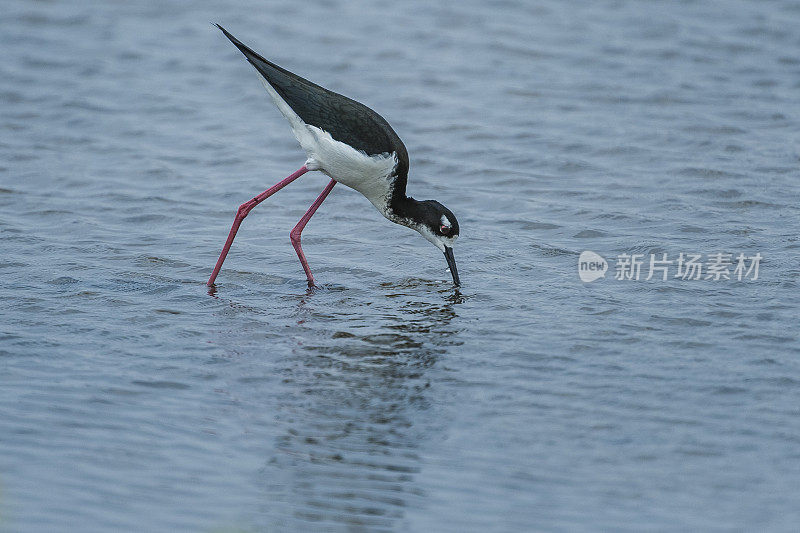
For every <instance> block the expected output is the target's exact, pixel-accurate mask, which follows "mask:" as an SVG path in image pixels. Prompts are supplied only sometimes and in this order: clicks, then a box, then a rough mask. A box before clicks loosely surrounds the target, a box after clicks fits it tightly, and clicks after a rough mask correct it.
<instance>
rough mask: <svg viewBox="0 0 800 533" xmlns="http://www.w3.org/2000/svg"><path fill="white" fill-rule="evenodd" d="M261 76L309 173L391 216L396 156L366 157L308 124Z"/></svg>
mask: <svg viewBox="0 0 800 533" xmlns="http://www.w3.org/2000/svg"><path fill="white" fill-rule="evenodd" d="M259 77H260V78H261V83H263V84H264V87H265V88H266V89H267V92H268V93H269V95H270V96H271V97H272V101H273V102H275V105H276V106H278V109H279V110H280V112H281V113H282V114H283V116H284V117H286V119H287V120H288V121H289V124H290V125H291V127H292V132H293V133H294V136H295V137H296V138H297V140H298V141H299V142H300V146H302V147H303V150H305V152H306V154H307V155H308V161H306V167H308V169H309V170H320V171H322V172H324V173H325V174H327V175H328V176H330V177H331V178H333V179H335V180H336V181H338V182H339V183H341V184H342V185H347V186H348V187H350V188H352V189H355V190H357V191H358V192H360V193H361V194H363V195H364V196H366V197H367V199H368V200H369V201H370V202H372V205H374V206H375V207H376V208H377V209H378V211H380V212H381V214H382V215H384V216H388V203H389V196H390V194H391V182H390V178H389V176H390V175H391V174H392V172H393V171H394V168H395V166H397V155H396V154H382V155H367V154H365V153H364V152H360V151H358V150H356V149H355V148H353V147H352V146H349V145H347V144H345V143H343V142H340V141H337V140H335V139H334V138H333V137H331V135H330V133H328V132H326V131H323V130H321V129H319V128H317V127H316V126H311V125H309V124H306V123H305V122H303V119H301V118H300V117H299V116H298V115H297V113H295V112H294V110H293V109H292V108H291V107H290V106H289V104H287V103H286V102H285V101H284V100H283V98H281V97H280V95H279V94H278V93H277V91H275V89H274V88H273V87H272V85H270V84H269V82H268V81H267V80H266V79H265V78H264V77H263V76H261V75H260V74H259Z"/></svg>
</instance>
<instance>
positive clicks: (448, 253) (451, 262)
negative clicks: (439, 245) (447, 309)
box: [444, 246, 461, 287]
mask: <svg viewBox="0 0 800 533" xmlns="http://www.w3.org/2000/svg"><path fill="white" fill-rule="evenodd" d="M444 257H445V259H447V266H448V267H450V273H451V274H452V275H453V284H454V285H455V286H456V287H458V286H460V285H461V281H459V279H458V268H456V258H455V257H453V249H452V248H450V247H449V246H445V247H444Z"/></svg>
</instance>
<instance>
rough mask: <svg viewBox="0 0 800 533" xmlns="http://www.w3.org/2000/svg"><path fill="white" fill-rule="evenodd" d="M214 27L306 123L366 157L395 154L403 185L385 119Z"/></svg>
mask: <svg viewBox="0 0 800 533" xmlns="http://www.w3.org/2000/svg"><path fill="white" fill-rule="evenodd" d="M216 26H217V27H218V28H219V29H220V30H222V33H224V34H225V36H226V37H227V38H228V39H230V40H231V42H232V43H233V44H234V45H236V47H237V48H238V49H239V50H240V51H241V52H242V53H243V54H244V55H245V57H246V58H247V60H248V61H249V62H250V64H251V65H253V66H254V67H255V68H256V70H258V72H259V73H260V74H261V75H262V76H264V78H265V79H266V80H267V82H269V84H270V85H272V86H273V87H274V88H275V91H277V93H278V94H279V95H280V96H281V98H283V99H284V100H285V101H286V103H287V104H289V107H291V108H292V109H293V110H294V112H295V113H297V114H298V116H299V117H300V118H301V119H303V121H304V122H305V123H306V124H310V125H312V126H316V127H318V128H320V129H322V130H325V131H327V132H328V133H330V134H331V137H333V138H334V139H336V140H337V141H341V142H343V143H345V144H349V145H350V146H352V147H353V148H355V149H356V150H363V151H364V152H365V153H366V154H368V155H377V154H384V153H389V154H391V153H392V152H394V153H396V154H397V160H398V162H397V168H396V169H395V173H396V174H397V176H398V177H400V178H403V179H402V180H400V181H402V182H403V185H405V178H406V176H407V174H408V152H407V151H406V147H405V145H404V144H403V141H401V140H400V137H398V136H397V133H395V131H394V130H393V129H392V127H391V126H390V125H389V123H388V122H386V119H384V118H383V117H382V116H380V115H379V114H378V113H376V112H375V111H373V110H372V109H370V108H368V107H367V106H365V105H364V104H362V103H359V102H356V101H355V100H352V99H350V98H348V97H346V96H343V95H341V94H338V93H335V92H333V91H329V90H328V89H325V88H324V87H320V86H319V85H317V84H315V83H312V82H310V81H308V80H307V79H305V78H301V77H300V76H298V75H296V74H293V73H291V72H289V71H288V70H286V69H284V68H281V67H279V66H278V65H276V64H274V63H272V62H270V61H267V60H266V59H264V58H263V57H261V56H260V55H259V54H257V53H256V52H254V51H253V50H252V49H250V48H249V47H248V46H246V45H244V44H242V43H241V42H240V41H239V40H238V39H237V38H236V37H234V36H233V35H231V34H230V33H228V31H227V30H226V29H225V28H223V27H222V26H220V25H219V24H217V25H216ZM398 192H399V191H398ZM402 192H403V193H404V192H405V191H402Z"/></svg>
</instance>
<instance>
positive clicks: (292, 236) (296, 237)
mask: <svg viewBox="0 0 800 533" xmlns="http://www.w3.org/2000/svg"><path fill="white" fill-rule="evenodd" d="M334 185H336V180H331V181H330V183H328V185H326V186H325V189H323V191H322V192H321V193H320V194H319V196H317V199H316V200H314V203H313V204H311V207H309V208H308V211H306V214H305V215H303V218H301V219H300V222H298V223H297V225H296V226H295V227H294V228H293V229H292V231H291V233H289V240H291V241H292V246H294V250H295V252H297V257H298V258H300V263H302V265H303V270H305V271H306V277H307V278H308V286H309V287H313V286H314V276H313V275H311V269H310V268H309V266H308V261H306V256H305V254H303V248H302V247H301V246H300V234H301V233H302V232H303V228H305V227H306V224H308V221H309V220H311V217H312V216H314V213H316V211H317V209H318V208H319V206H320V205H321V204H322V202H323V201H325V198H326V197H327V196H328V195H329V194H330V192H331V189H333V186H334Z"/></svg>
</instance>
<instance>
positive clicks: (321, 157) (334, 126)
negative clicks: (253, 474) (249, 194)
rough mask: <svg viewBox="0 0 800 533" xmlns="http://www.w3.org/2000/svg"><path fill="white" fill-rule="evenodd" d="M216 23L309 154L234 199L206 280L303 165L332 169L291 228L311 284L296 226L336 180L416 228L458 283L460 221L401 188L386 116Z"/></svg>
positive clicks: (402, 154) (402, 155) (402, 158)
mask: <svg viewBox="0 0 800 533" xmlns="http://www.w3.org/2000/svg"><path fill="white" fill-rule="evenodd" d="M216 26H217V27H218V28H219V29H220V30H222V33H224V34H225V36H226V37H227V38H228V39H230V40H231V42H232V43H233V44H235V45H236V47H237V48H238V49H239V50H241V52H242V53H243V54H244V55H245V57H246V58H247V60H248V61H249V62H250V64H251V65H253V66H254V67H255V68H256V70H257V71H258V74H259V76H260V77H261V81H262V83H263V84H264V87H265V88H266V89H267V92H268V93H269V95H270V96H271V97H272V101H273V102H275V105H277V106H278V109H279V110H280V112H281V113H282V114H283V116H284V117H286V119H287V120H288V121H289V124H290V125H291V127H292V131H293V132H294V136H295V137H296V138H297V140H298V141H299V142H300V145H301V146H302V147H303V149H304V150H305V151H306V154H307V155H308V159H307V160H306V163H305V165H303V166H302V167H300V169H299V170H298V171H297V172H295V173H294V174H292V175H291V176H289V177H287V178H286V179H284V180H283V181H280V182H279V183H277V184H275V185H274V186H272V187H271V188H269V189H267V190H266V191H264V192H263V193H261V194H259V195H258V196H256V197H254V198H253V199H252V200H249V201H247V202H245V203H243V204H242V205H240V206H239V210H238V211H237V212H236V218H235V219H234V221H233V227H231V231H230V234H229V235H228V240H227V241H226V242H225V246H224V247H223V248H222V253H221V254H220V256H219V259H218V260H217V264H216V266H215V267H214V272H212V273H211V277H210V278H209V279H208V285H212V284H213V283H214V280H215V279H216V277H217V274H219V270H220V268H222V262H223V261H224V260H225V256H226V255H227V254H228V250H229V249H230V247H231V244H232V243H233V238H234V237H235V236H236V232H237V230H238V229H239V226H240V225H241V223H242V220H243V219H244V218H245V217H246V216H247V214H248V213H249V212H250V210H252V209H253V208H254V207H255V206H257V205H258V204H260V203H261V202H263V201H264V200H266V199H267V198H269V197H270V196H272V195H273V194H274V193H276V192H278V191H279V190H280V189H282V188H283V187H285V186H286V185H288V184H290V183H291V182H293V181H294V180H296V179H297V178H299V177H300V176H302V175H303V174H305V173H306V172H308V171H309V170H319V171H322V172H323V173H325V174H327V175H328V176H330V177H331V181H330V182H329V183H328V185H327V186H326V187H325V189H324V190H323V191H322V193H320V195H319V196H318V197H317V199H316V200H315V201H314V203H313V204H311V207H310V208H309V209H308V211H306V214H305V215H303V218H301V219H300V222H298V223H297V225H296V226H295V227H294V229H292V231H291V233H290V234H289V236H290V239H291V241H292V246H294V249H295V251H297V257H299V258H300V263H302V265H303V270H305V272H306V277H307V278H308V284H309V286H313V285H314V276H312V275H311V269H310V268H309V266H308V262H307V261H306V258H305V255H303V249H302V248H301V246H300V234H301V233H302V231H303V228H304V227H305V225H306V224H307V223H308V221H309V219H310V218H311V217H312V216H313V215H314V213H315V212H316V210H317V208H319V206H320V204H322V202H323V201H324V200H325V198H326V197H327V196H328V194H329V193H330V192H331V189H333V186H334V185H336V183H337V182H339V183H342V184H344V185H347V186H348V187H350V188H352V189H355V190H357V191H358V192H360V193H361V194H363V195H364V196H366V197H367V199H368V200H369V201H370V202H372V205H374V206H375V207H376V208H377V209H378V211H380V213H381V214H382V215H383V216H385V217H386V218H388V219H389V220H391V221H392V222H394V223H396V224H401V225H403V226H408V227H409V228H411V229H414V230H416V231H418V232H419V233H420V234H421V235H422V236H423V237H425V238H426V239H428V240H429V241H430V242H432V243H433V244H434V245H435V246H436V247H437V248H439V250H441V251H442V252H444V256H445V257H446V258H447V265H448V266H449V267H450V273H451V274H452V275H453V283H455V285H456V286H458V285H459V279H458V270H457V269H456V261H455V258H454V257H453V244H454V243H455V240H456V238H457V237H458V221H457V220H456V217H455V216H454V215H453V213H452V212H450V210H449V209H447V208H446V207H445V206H443V205H442V204H440V203H439V202H437V201H435V200H425V201H418V200H415V199H413V198H411V197H408V196H406V181H407V179H408V152H407V151H406V147H405V146H404V145H403V141H401V140H400V137H398V136H397V134H396V133H395V132H394V130H393V129H392V127H391V126H389V123H388V122H386V120H385V119H384V118H383V117H382V116H380V115H379V114H377V113H376V112H375V111H373V110H372V109H370V108H368V107H367V106H365V105H363V104H360V103H358V102H356V101H355V100H351V99H350V98H347V97H346V96H342V95H341V94H337V93H334V92H332V91H329V90H327V89H324V88H322V87H320V86H319V85H316V84H314V83H312V82H310V81H308V80H306V79H303V78H301V77H300V76H297V75H296V74H292V73H291V72H289V71H288V70H286V69H283V68H281V67H279V66H278V65H275V64H274V63H271V62H269V61H267V60H266V59H264V58H263V57H261V56H260V55H258V54H257V53H255V52H254V51H253V50H251V49H250V48H248V47H247V46H245V45H244V44H242V43H241V42H239V40H238V39H236V37H234V36H233V35H231V34H230V33H228V32H227V30H225V28H223V27H222V26H220V25H219V24H217V25H216Z"/></svg>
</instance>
